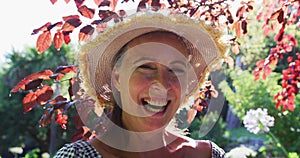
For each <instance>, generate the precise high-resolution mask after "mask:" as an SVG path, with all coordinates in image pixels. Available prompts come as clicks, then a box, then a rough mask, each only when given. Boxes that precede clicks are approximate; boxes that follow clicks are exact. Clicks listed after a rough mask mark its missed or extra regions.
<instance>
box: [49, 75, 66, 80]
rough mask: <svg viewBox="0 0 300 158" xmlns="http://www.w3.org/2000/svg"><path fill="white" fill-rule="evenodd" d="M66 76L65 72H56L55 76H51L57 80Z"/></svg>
mask: <svg viewBox="0 0 300 158" xmlns="http://www.w3.org/2000/svg"><path fill="white" fill-rule="evenodd" d="M64 76H65V74H62V73H56V74H54V75H53V76H51V78H52V79H55V80H57V81H59V80H61V79H62V78H63V77H64Z"/></svg>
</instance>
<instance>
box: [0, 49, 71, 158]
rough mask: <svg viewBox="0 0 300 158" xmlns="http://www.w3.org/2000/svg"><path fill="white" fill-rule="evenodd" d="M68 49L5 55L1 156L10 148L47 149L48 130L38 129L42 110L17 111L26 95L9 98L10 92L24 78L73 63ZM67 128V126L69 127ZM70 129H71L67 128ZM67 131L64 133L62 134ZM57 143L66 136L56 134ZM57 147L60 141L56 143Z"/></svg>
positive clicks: (0, 94)
mask: <svg viewBox="0 0 300 158" xmlns="http://www.w3.org/2000/svg"><path fill="white" fill-rule="evenodd" d="M71 52H72V50H71V49H70V47H66V46H64V47H62V48H61V50H60V51H56V49H54V48H50V49H49V50H47V52H45V53H43V54H41V55H38V54H37V51H36V49H34V48H26V49H25V50H24V51H22V52H16V51H13V52H12V53H10V54H8V55H7V57H6V58H7V63H6V67H5V68H4V69H3V70H2V72H1V74H0V79H1V81H2V82H0V88H1V91H0V97H1V99H0V100H1V102H0V118H1V120H2V123H1V130H0V136H1V139H0V142H1V144H5V146H2V148H1V149H0V153H1V154H6V153H7V152H8V150H7V148H8V147H12V146H20V147H24V148H25V149H26V150H27V149H30V148H34V147H37V146H39V147H40V149H41V151H47V150H48V149H49V134H50V129H48V128H40V127H39V125H38V123H37V121H38V120H39V119H40V117H41V115H42V114H43V109H42V107H39V106H37V107H36V108H34V109H32V111H31V112H30V113H28V114H24V113H23V111H22V108H21V105H22V100H23V98H24V96H25V95H26V94H24V93H15V94H12V96H11V97H10V96H9V94H10V90H11V89H12V88H13V87H14V86H15V85H16V84H17V82H19V81H20V80H22V78H23V77H24V76H26V75H29V74H32V73H34V72H36V71H40V70H43V69H51V70H54V69H55V68H56V66H57V65H68V64H69V63H72V62H74V58H73V55H72V53H71ZM70 125H71V124H70ZM70 130H71V128H70ZM65 132H68V131H65ZM58 134H59V135H61V138H62V139H61V141H66V136H64V135H66V134H64V132H63V131H60V132H58ZM56 143H57V144H61V143H63V142H56Z"/></svg>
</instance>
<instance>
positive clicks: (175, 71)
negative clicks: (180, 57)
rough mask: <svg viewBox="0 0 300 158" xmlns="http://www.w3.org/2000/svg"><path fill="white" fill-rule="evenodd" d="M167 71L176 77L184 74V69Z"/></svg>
mask: <svg viewBox="0 0 300 158" xmlns="http://www.w3.org/2000/svg"><path fill="white" fill-rule="evenodd" d="M169 71H170V72H172V73H174V74H177V75H183V74H185V73H186V70H185V69H184V68H171V69H170V70H169Z"/></svg>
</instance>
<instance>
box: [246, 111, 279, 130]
mask: <svg viewBox="0 0 300 158" xmlns="http://www.w3.org/2000/svg"><path fill="white" fill-rule="evenodd" d="M243 123H244V125H245V127H246V128H247V130H248V131H250V132H252V133H254V134H258V133H262V132H269V130H270V129H269V127H273V126H274V117H272V116H270V115H268V110H267V109H261V108H258V109H256V110H253V109H250V110H249V111H247V114H246V116H245V117H244V121H243Z"/></svg>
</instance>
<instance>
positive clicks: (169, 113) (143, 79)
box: [113, 35, 188, 132]
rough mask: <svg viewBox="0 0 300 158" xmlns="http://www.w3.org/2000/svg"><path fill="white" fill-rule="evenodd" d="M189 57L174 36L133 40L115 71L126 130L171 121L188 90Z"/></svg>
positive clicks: (163, 124) (145, 129) (160, 125)
mask: <svg viewBox="0 0 300 158" xmlns="http://www.w3.org/2000/svg"><path fill="white" fill-rule="evenodd" d="M186 56H187V52H186V48H185V47H184V45H183V44H182V42H179V41H178V40H177V38H176V37H173V36H170V37H166V36H160V35H153V36H149V37H148V36H146V37H141V38H139V39H136V40H135V41H132V42H131V43H129V45H128V48H127V50H126V52H125V53H124V56H123V57H122V61H121V65H120V67H118V68H115V69H114V73H113V75H114V77H113V78H114V81H113V83H114V86H115V87H116V88H117V89H118V91H119V92H120V97H121V104H122V111H123V112H122V123H123V125H124V127H125V128H126V129H128V130H131V131H136V132H146V131H153V130H155V129H159V128H162V127H165V126H166V125H167V124H168V123H169V122H170V120H171V119H172V118H173V116H174V115H175V113H176V111H177V109H178V107H179V106H180V104H181V102H182V99H183V97H184V96H183V92H185V90H186V89H185V88H186V85H187V65H188V64H187V63H188V61H187V59H186Z"/></svg>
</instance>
